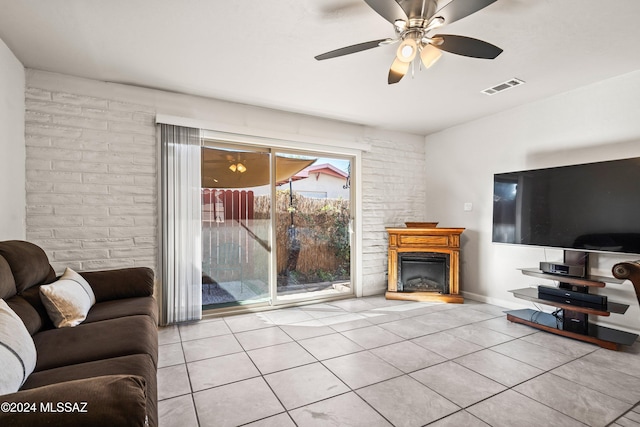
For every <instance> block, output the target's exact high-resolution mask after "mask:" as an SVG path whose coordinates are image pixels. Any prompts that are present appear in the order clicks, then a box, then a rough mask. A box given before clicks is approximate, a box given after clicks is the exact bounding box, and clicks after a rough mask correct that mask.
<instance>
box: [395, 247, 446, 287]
mask: <svg viewBox="0 0 640 427" xmlns="http://www.w3.org/2000/svg"><path fill="white" fill-rule="evenodd" d="M449 270H450V263H449V254H441V253H438V252H404V253H402V252H401V253H399V254H398V291H399V292H436V293H440V294H448V293H449Z"/></svg>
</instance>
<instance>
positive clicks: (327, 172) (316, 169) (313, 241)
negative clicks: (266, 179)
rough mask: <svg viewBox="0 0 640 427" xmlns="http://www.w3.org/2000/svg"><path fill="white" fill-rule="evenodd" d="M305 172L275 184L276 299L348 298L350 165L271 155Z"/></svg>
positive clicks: (328, 159)
mask: <svg viewBox="0 0 640 427" xmlns="http://www.w3.org/2000/svg"><path fill="white" fill-rule="evenodd" d="M276 159H277V160H278V161H276V170H278V168H279V167H281V166H280V165H281V164H286V161H288V160H292V159H298V160H307V161H308V162H309V166H307V167H306V168H305V169H303V170H302V171H300V172H299V173H296V174H294V175H292V176H290V177H289V178H288V179H286V180H281V181H278V182H276V202H275V226H276V241H277V242H278V244H277V245H276V258H277V264H276V265H277V299H278V300H280V301H283V300H285V301H286V300H292V299H300V298H318V297H327V296H334V295H339V294H343V293H347V294H348V293H352V289H351V233H350V224H351V222H350V219H351V209H350V178H351V177H350V176H349V171H350V170H351V168H350V161H349V160H348V159H339V158H334V157H318V156H312V155H302V154H297V153H276Z"/></svg>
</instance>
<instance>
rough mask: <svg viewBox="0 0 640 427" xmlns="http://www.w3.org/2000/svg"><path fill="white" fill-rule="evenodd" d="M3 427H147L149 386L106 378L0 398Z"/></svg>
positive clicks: (132, 377)
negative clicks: (147, 388) (147, 390)
mask: <svg viewBox="0 0 640 427" xmlns="http://www.w3.org/2000/svg"><path fill="white" fill-rule="evenodd" d="M0 402H1V403H0V404H1V405H2V411H0V425H3V426H12V427H21V426H25V427H26V426H44V425H46V426H52V427H55V426H60V427H66V426H72V425H83V426H98V427H99V426H105V427H107V426H109V427H112V426H146V425H148V418H147V408H146V384H145V380H144V379H143V378H142V377H139V376H135V375H106V376H101V377H94V378H86V379H82V380H73V381H65V382H62V383H57V384H51V385H46V386H42V387H36V388H32V389H28V390H21V391H18V392H16V393H11V394H6V395H4V396H0Z"/></svg>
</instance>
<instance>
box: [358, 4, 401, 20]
mask: <svg viewBox="0 0 640 427" xmlns="http://www.w3.org/2000/svg"><path fill="white" fill-rule="evenodd" d="M364 2H365V3H366V4H368V5H369V7H370V8H371V9H373V10H375V11H376V12H377V13H378V15H380V16H382V17H383V18H384V19H386V20H387V21H389V22H391V23H392V24H393V23H394V22H396V21H397V20H402V21H406V20H407V14H406V13H405V11H404V9H403V8H402V7H400V5H399V4H398V2H396V0H364Z"/></svg>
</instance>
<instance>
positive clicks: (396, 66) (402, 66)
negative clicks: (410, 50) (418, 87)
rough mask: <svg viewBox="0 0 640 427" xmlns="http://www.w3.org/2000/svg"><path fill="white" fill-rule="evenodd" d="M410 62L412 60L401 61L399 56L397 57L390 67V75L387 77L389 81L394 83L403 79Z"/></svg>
mask: <svg viewBox="0 0 640 427" xmlns="http://www.w3.org/2000/svg"><path fill="white" fill-rule="evenodd" d="M410 64H411V63H410V62H404V61H400V60H399V59H398V58H396V59H395V60H394V61H393V64H391V68H390V69H389V77H388V79H387V82H388V83H389V84H390V85H392V84H394V83H398V82H399V81H400V80H402V78H403V77H404V75H405V74H407V71H409V65H410Z"/></svg>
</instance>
